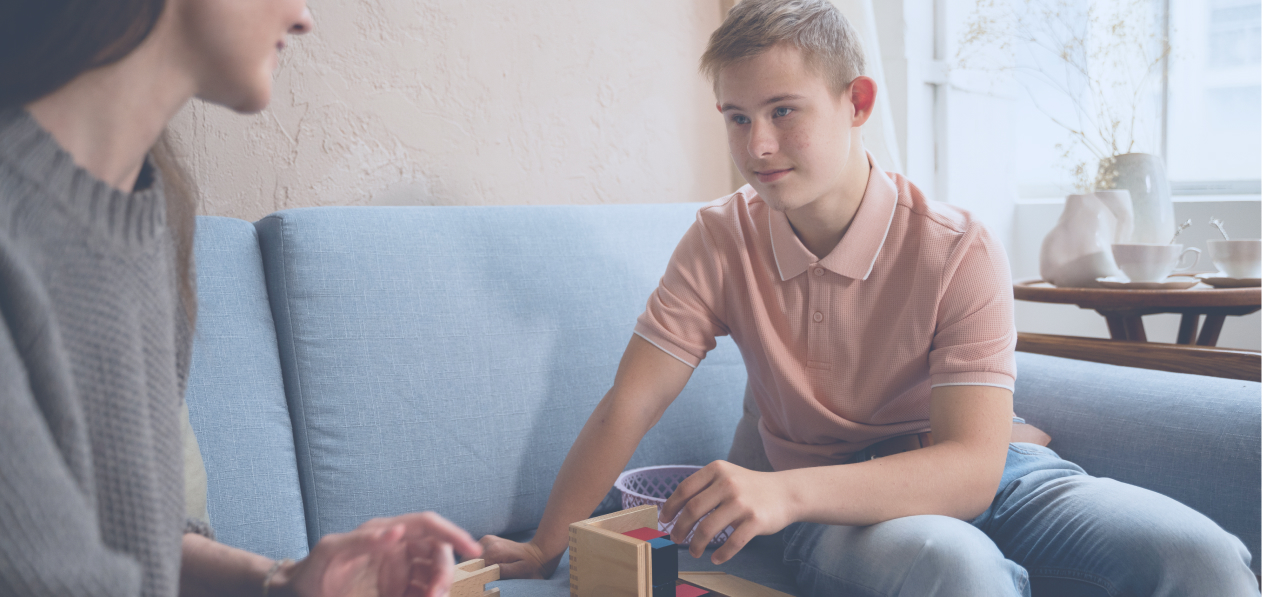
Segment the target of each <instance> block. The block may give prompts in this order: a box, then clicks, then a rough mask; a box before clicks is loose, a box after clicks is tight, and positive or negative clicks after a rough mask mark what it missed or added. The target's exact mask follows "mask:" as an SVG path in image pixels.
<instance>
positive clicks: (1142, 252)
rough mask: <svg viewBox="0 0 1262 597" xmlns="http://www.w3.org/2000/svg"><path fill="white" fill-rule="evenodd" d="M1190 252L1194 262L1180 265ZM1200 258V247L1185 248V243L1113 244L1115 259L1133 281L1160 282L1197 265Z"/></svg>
mask: <svg viewBox="0 0 1262 597" xmlns="http://www.w3.org/2000/svg"><path fill="white" fill-rule="evenodd" d="M1188 253H1192V263H1191V264H1189V265H1187V266H1184V267H1179V264H1180V263H1182V261H1183V257H1184V256H1185V255H1187V254H1188ZM1200 258H1201V250H1200V249H1197V248H1196V247H1188V248H1187V250H1184V249H1183V245H1150V244H1143V245H1139V244H1129V245H1124V244H1118V245H1113V260H1114V261H1116V262H1117V266H1118V267H1119V268H1121V270H1122V273H1124V274H1126V277H1127V278H1130V281H1131V282H1160V281H1162V280H1165V279H1166V277H1167V276H1169V275H1170V274H1172V273H1174V272H1176V271H1186V270H1189V269H1192V268H1193V267H1196V262H1197V261H1199V260H1200Z"/></svg>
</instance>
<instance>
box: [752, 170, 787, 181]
mask: <svg viewBox="0 0 1262 597" xmlns="http://www.w3.org/2000/svg"><path fill="white" fill-rule="evenodd" d="M792 171H793V168H785V169H784V170H766V171H763V172H754V174H755V175H757V176H758V182H763V183H769V182H775V181H777V180H780V179H781V178H784V177H785V176H786V175H788V174H789V173H790V172H792Z"/></svg>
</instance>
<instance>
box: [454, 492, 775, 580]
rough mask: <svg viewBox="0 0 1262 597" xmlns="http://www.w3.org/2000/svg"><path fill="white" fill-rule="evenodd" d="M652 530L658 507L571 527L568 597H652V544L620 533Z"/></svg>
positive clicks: (717, 575)
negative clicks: (647, 528) (646, 528)
mask: <svg viewBox="0 0 1262 597" xmlns="http://www.w3.org/2000/svg"><path fill="white" fill-rule="evenodd" d="M656 526H657V507H656V506H640V507H639V508H631V509H630V510H623V511H622V512H614V513H613V514H606V515H605V516H599V517H596V518H592V519H589V520H584V521H581V522H576V523H574V524H572V525H570V597H653V589H654V586H653V550H652V545H651V543H650V542H649V541H642V540H640V539H636V538H634V537H630V536H627V535H624V534H623V533H626V532H628V531H635V530H636V529H641V528H644V527H649V528H656ZM666 541H667V542H669V539H667V540H666ZM672 545H673V544H672ZM663 547H665V546H663ZM677 549H678V546H676V550H677ZM677 558H678V556H676V560H675V561H674V564H675V565H676V566H678V563H679V562H678V559H677ZM675 584H676V586H677V587H683V586H686V585H695V586H697V587H701V588H703V589H705V590H707V591H710V594H708V595H705V597H792V596H791V595H787V594H785V593H781V592H780V591H776V590H773V589H768V588H767V587H764V586H762V585H759V584H757V583H753V582H750V581H747V580H745V579H742V578H737V577H735V576H729V575H727V574H725V573H723V572H680V573H679V574H678V579H677V581H676V583H675ZM658 586H659V587H660V586H663V585H658ZM685 591H687V589H685ZM454 595H455V594H454V593H453V596H454Z"/></svg>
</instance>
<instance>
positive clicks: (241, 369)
mask: <svg viewBox="0 0 1262 597" xmlns="http://www.w3.org/2000/svg"><path fill="white" fill-rule="evenodd" d="M194 250H195V252H196V253H195V256H196V259H197V298H198V304H199V306H198V316H197V333H196V336H195V338H194V344H193V362H192V368H191V371H190V374H189V382H188V392H187V393H186V394H185V398H186V400H187V402H188V408H189V415H190V416H189V418H190V421H191V423H192V425H193V430H194V432H195V433H196V435H197V438H198V442H199V444H200V446H201V452H202V458H203V459H204V461H205V464H206V475H207V480H208V483H207V486H208V487H207V493H208V510H209V513H210V523H211V526H213V527H214V529H215V533H216V536H217V538H218V539H219V540H220V541H222V542H223V543H226V544H228V545H232V546H234V547H240V548H242V549H248V550H250V551H254V552H257V553H261V554H263V555H266V556H268V557H272V558H301V557H303V556H304V555H306V553H307V533H306V523H305V520H304V516H303V507H302V493H301V489H300V488H299V486H298V471H297V460H296V458H295V456H294V442H293V431H292V429H291V427H290V422H289V410H288V408H287V407H286V405H285V388H284V384H283V381H282V378H281V370H280V355H279V353H278V351H277V349H276V328H275V326H274V325H273V324H272V313H271V309H270V306H269V304H268V301H267V287H266V283H265V282H264V280H263V262H262V256H261V255H260V253H259V245H258V236H257V234H256V232H255V230H254V226H253V225H251V224H250V223H249V222H245V221H243V220H236V219H232V218H215V217H199V218H198V219H197V237H196V245H195V249H194Z"/></svg>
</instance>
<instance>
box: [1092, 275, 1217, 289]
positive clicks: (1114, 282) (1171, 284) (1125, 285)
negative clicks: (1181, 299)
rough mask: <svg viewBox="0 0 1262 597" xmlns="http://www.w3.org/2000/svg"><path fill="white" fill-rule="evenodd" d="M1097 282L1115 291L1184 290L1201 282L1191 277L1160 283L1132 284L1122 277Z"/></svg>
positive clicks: (1097, 279) (1167, 279)
mask: <svg viewBox="0 0 1262 597" xmlns="http://www.w3.org/2000/svg"><path fill="white" fill-rule="evenodd" d="M1095 281H1096V282H1097V283H1099V284H1100V286H1101V287H1103V288H1112V289H1114V290H1183V289H1185V288H1191V287H1193V286H1196V285H1197V284H1199V283H1200V282H1201V281H1200V280H1198V279H1196V278H1193V277H1191V276H1170V277H1167V278H1166V279H1165V280H1162V281H1160V282H1131V281H1130V280H1128V279H1126V278H1123V277H1120V276H1109V277H1107V278H1096V280H1095Z"/></svg>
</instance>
